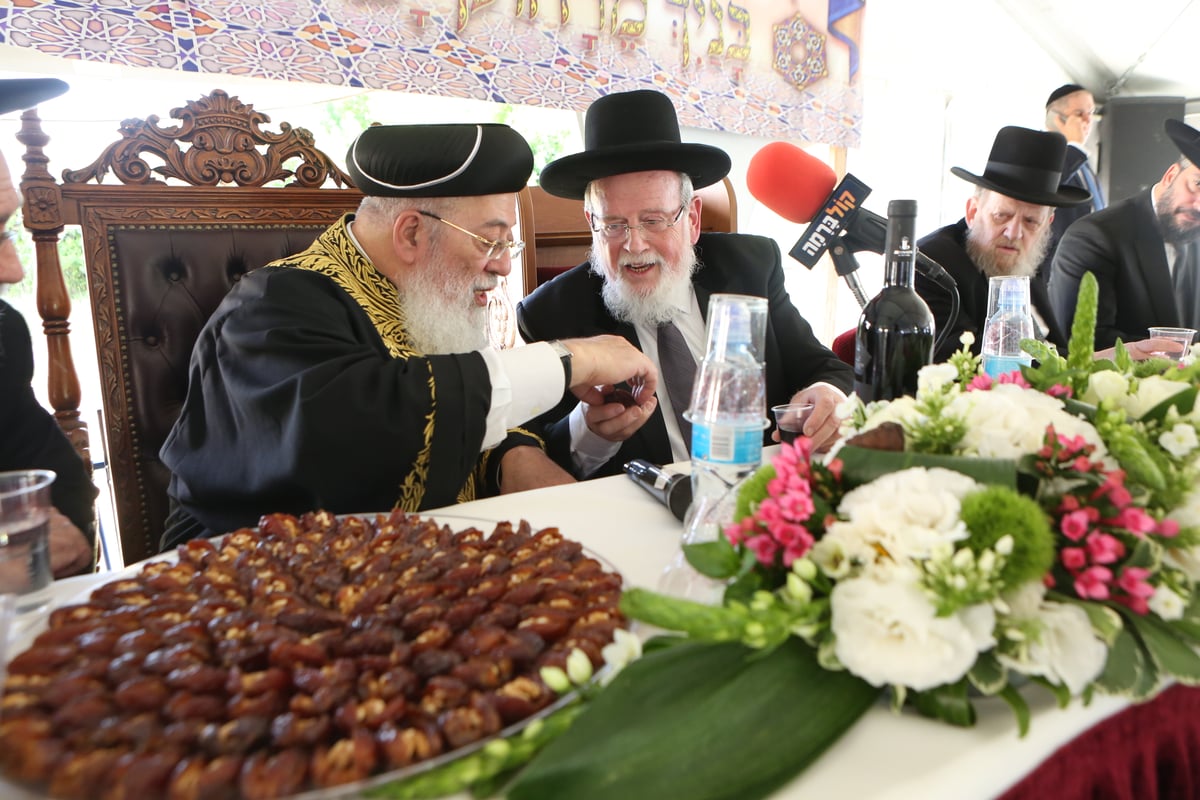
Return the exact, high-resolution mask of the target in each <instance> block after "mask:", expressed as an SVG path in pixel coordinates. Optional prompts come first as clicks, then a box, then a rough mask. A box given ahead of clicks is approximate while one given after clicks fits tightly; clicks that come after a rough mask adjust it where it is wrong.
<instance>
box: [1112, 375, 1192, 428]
mask: <svg viewBox="0 0 1200 800" xmlns="http://www.w3.org/2000/svg"><path fill="white" fill-rule="evenodd" d="M1188 385H1189V384H1186V383H1184V382H1183V381H1171V380H1167V379H1166V378H1164V377H1162V376H1160V375H1150V376H1148V377H1145V378H1142V379H1141V380H1140V381H1138V387H1137V391H1136V392H1134V393H1133V394H1131V395H1127V396H1126V397H1125V401H1124V402H1123V403H1121V406H1122V407H1123V408H1124V409H1125V411H1126V412H1128V413H1129V416H1131V417H1133V418H1134V419H1141V418H1142V417H1144V416H1145V415H1146V412H1148V411H1149V410H1150V409H1152V408H1154V407H1155V406H1157V405H1158V404H1159V403H1161V402H1163V401H1164V400H1166V399H1167V398H1169V397H1173V396H1175V395H1177V394H1179V393H1180V392H1182V391H1185V390H1186V389H1187V388H1188Z"/></svg>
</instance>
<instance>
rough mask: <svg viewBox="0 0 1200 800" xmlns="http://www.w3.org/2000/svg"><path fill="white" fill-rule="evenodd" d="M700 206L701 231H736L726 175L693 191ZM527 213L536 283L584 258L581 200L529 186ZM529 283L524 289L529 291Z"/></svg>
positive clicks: (588, 242) (587, 240)
mask: <svg viewBox="0 0 1200 800" xmlns="http://www.w3.org/2000/svg"><path fill="white" fill-rule="evenodd" d="M696 194H698V195H699V196H700V197H701V198H702V200H703V203H702V205H701V207H700V230H702V231H706V232H711V231H720V232H725V233H736V232H737V198H736V197H735V196H734V193H733V184H732V183H730V181H729V178H722V179H721V180H720V181H718V182H717V183H714V184H712V185H711V186H705V187H704V188H703V189H698V190H697V191H696ZM528 208H529V210H528V214H527V216H531V217H532V218H533V220H534V228H535V230H534V233H533V248H534V250H535V260H536V263H537V269H536V273H535V282H536V284H542V283H545V282H546V281H548V280H550V278H553V277H554V276H555V275H557V274H558V273H560V272H565V271H566V270H568V269H570V268H571V267H573V266H575V265H576V264H582V263H583V262H584V261H586V260H587V254H588V250H589V249H590V248H591V246H592V232H591V231H590V230H588V226H587V221H586V220H585V219H584V217H583V203H582V202H581V201H579V200H568V199H566V198H562V197H555V196H554V195H552V194H548V193H547V192H546V191H545V190H544V189H542V188H541V187H539V186H532V187H529V198H528ZM532 290H533V287H532V286H529V288H528V289H527V290H526V291H527V292H528V291H532Z"/></svg>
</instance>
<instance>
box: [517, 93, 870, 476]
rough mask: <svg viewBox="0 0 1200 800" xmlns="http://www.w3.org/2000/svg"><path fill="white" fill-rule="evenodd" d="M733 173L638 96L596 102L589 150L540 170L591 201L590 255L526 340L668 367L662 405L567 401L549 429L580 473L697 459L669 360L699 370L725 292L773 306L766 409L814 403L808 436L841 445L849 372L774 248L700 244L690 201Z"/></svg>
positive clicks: (706, 239) (535, 315) (666, 113)
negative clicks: (601, 338) (803, 305)
mask: <svg viewBox="0 0 1200 800" xmlns="http://www.w3.org/2000/svg"><path fill="white" fill-rule="evenodd" d="M729 167H730V161H729V156H728V155H726V154H725V152H724V151H722V150H720V149H718V148H716V147H710V146H708V145H703V144H693V143H686V142H682V141H680V135H679V122H678V120H677V118H676V115H675V108H674V106H673V105H672V104H671V100H670V99H669V98H668V97H667V96H666V95H664V94H662V93H660V92H655V91H648V90H639V91H632V92H623V93H618V94H612V95H608V96H605V97H602V98H600V99H599V100H596V101H595V102H594V103H592V105H591V107H590V108H589V109H588V111H587V115H586V118H585V121H584V150H583V152H581V153H576V154H573V155H569V156H565V157H563V158H560V159H558V160H557V161H554V162H552V163H550V164H548V165H547V166H546V168H545V169H544V170H543V171H542V174H541V178H540V183H541V186H542V188H543V189H545V190H546V191H547V192H549V193H550V194H553V195H556V196H559V197H566V198H571V199H576V200H583V213H584V214H585V216H586V218H587V221H588V226H589V227H590V228H591V229H592V250H591V253H590V256H589V259H588V261H587V262H585V263H583V264H580V265H579V266H577V267H575V268H573V269H571V270H569V271H568V272H566V273H564V274H562V275H560V276H558V277H556V278H555V279H553V280H551V281H549V282H548V283H546V284H543V285H542V286H540V287H538V288H537V290H535V291H534V292H533V293H532V294H530V295H529V296H528V297H526V298H525V299H524V300H523V301H521V302H520V303H519V304H518V305H517V320H518V323H519V325H520V330H521V334H522V336H523V337H524V338H525V339H526V341H538V340H546V339H554V338H560V337H564V336H588V335H593V334H597V333H614V334H617V335H620V336H623V337H624V338H626V339H628V340H629V341H630V342H632V343H633V344H635V345H637V346H638V347H640V348H641V349H642V350H644V351H645V352H646V353H647V355H649V356H650V357H651V358H652V359H653V360H654V362H655V363H656V364H658V365H659V367H660V370H659V371H660V375H661V378H660V381H659V382H660V385H664V386H665V387H666V391H660V392H659V394H658V398H657V400H658V402H657V404H656V405H650V406H647V405H645V404H643V405H638V406H631V407H626V406H624V405H622V404H621V403H617V402H609V403H603V404H591V403H588V402H586V401H585V402H584V403H575V402H571V401H568V402H565V403H563V404H560V405H559V407H558V408H557V409H555V411H554V412H553V413H552V414H550V415H547V417H545V418H543V419H544V420H547V421H549V424H548V428H547V430H548V436H547V440H548V449H549V452H550V453H551V454H552V455H553V456H554V457H555V459H556V460H557V461H558V462H559V463H560V464H562V465H564V466H565V467H567V468H568V469H571V470H572V471H573V472H574V473H575V474H577V475H580V476H593V475H609V474H614V473H617V472H619V471H621V469H622V468H623V465H624V464H625V463H626V462H627V461H629V460H630V459H633V458H644V459H647V460H649V461H652V462H655V463H659V464H663V463H670V462H674V461H680V460H684V459H687V458H688V454H689V448H690V444H691V441H690V436H689V435H688V434H687V433H686V431H687V429H688V426H687V422H686V420H681V419H680V415H682V413H683V412H684V411H686V410H687V406H688V402H689V399H690V397H691V390H692V385H691V377H690V376H689V375H687V374H686V370H685V371H684V373H681V374H680V377H679V378H678V379H677V380H672V374H673V370H672V369H668V368H667V366H668V365H667V364H665V363H664V361H663V359H662V358H661V355H662V353H663V352H676V353H679V354H680V357H681V358H682V360H683V361H684V362H686V364H685V366H686V367H688V368H690V369H691V370H694V369H695V364H696V363H698V362H699V360H700V359H701V358H702V357H703V355H704V348H705V338H704V326H705V323H704V315H705V314H706V313H707V312H708V300H709V297H711V296H712V295H713V294H715V293H719V292H731V293H737V294H747V295H757V296H760V297H766V298H767V299H768V301H769V318H768V322H767V337H766V377H767V404H768V405H776V404H781V403H786V402H789V401H791V400H793V399H795V400H797V401H798V402H810V403H813V404H814V405H815V408H814V410H813V413H812V415H811V417H810V418H809V421H808V424H807V426H806V428H805V433H807V434H808V435H810V436H812V437H813V438H814V440H815V441H816V442H817V444H818V445H827V444H829V443H831V442H832V440H833V439H834V438H835V437H836V434H837V427H838V420H837V418H836V415H835V414H834V409H835V408H836V406H837V405H838V403H840V402H841V401H842V400H844V399H845V394H844V392H845V391H848V390H849V388H850V386H851V385H852V383H853V379H854V378H853V372H852V370H851V369H850V367H849V365H847V364H844V363H842V362H841V361H840V360H838V358H837V356H835V355H834V354H833V352H832V351H830V350H829V349H828V348H826V347H824V346H823V345H821V343H820V342H818V341H817V339H816V337H815V336H814V335H813V332H812V328H811V327H810V326H809V324H808V323H807V322H806V321H805V320H804V318H803V317H801V316H800V313H799V312H798V311H797V310H796V307H795V306H794V305H792V302H791V300H790V298H789V297H788V294H787V290H786V289H785V288H784V274H783V267H782V265H781V261H780V252H779V247H778V245H776V243H775V242H774V241H772V240H770V239H767V238H764V237H760V236H747V235H743V234H729V233H700V208H701V200H700V198H699V197H698V196H696V195H695V194H694V193H693V190H695V189H699V188H703V187H705V186H708V185H710V184H713V183H716V182H717V181H719V180H721V179H722V178H723V177H724V176H725V175H726V173H728V172H729ZM664 337H672V338H673V341H674V344H671V343H669V340H668V339H667V338H664ZM765 435H766V436H768V437H769V436H770V432H769V431H768V432H767V434H765ZM767 441H768V442H769V441H770V439H769V438H768V440H767Z"/></svg>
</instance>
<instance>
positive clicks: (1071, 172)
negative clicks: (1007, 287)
mask: <svg viewBox="0 0 1200 800" xmlns="http://www.w3.org/2000/svg"><path fill="white" fill-rule="evenodd" d="M1095 121H1096V100H1095V98H1093V97H1092V93H1091V92H1089V91H1088V90H1087V89H1085V88H1083V87H1082V86H1080V85H1079V84H1077V83H1068V84H1066V85H1065V86H1060V87H1058V88H1057V89H1055V90H1054V91H1053V92H1051V93H1050V97H1049V98H1048V99H1047V100H1046V130H1048V131H1053V132H1056V133H1061V134H1062V135H1063V137H1065V138H1066V140H1067V145H1068V146H1067V155H1066V157H1065V158H1064V160H1063V168H1062V183H1061V184H1060V187H1061V186H1074V187H1075V188H1077V189H1083V190H1084V191H1085V192H1088V193H1089V194H1090V195H1091V196H1092V200H1091V202H1090V203H1081V204H1080V205H1077V206H1069V207H1067V208H1059V209H1057V210H1056V211H1055V212H1054V219H1053V220H1051V222H1050V242H1049V244H1048V245H1047V246H1046V255H1045V256H1044V257H1043V258H1042V263H1041V265H1039V266H1038V270H1037V273H1036V276H1037V279H1038V280H1040V281H1041V282H1042V285H1048V284H1049V283H1050V264H1051V262H1053V260H1054V251H1055V249H1056V248H1057V247H1058V242H1059V240H1060V239H1062V237H1063V234H1064V233H1066V230H1067V228H1069V227H1070V226H1071V223H1072V222H1074V221H1075V220H1077V219H1079V218H1081V217H1084V216H1086V215H1088V214H1090V213H1092V212H1093V211H1100V210H1101V209H1103V208H1104V207H1105V206H1106V205H1108V203H1107V202H1106V201H1105V199H1104V190H1103V189H1101V188H1100V181H1099V180H1098V179H1097V178H1096V173H1095V171H1094V170H1093V169H1092V165H1091V164H1090V163H1088V154H1087V150H1085V149H1084V145H1085V144H1086V143H1087V138H1088V135H1089V134H1090V133H1091V132H1092V125H1093V124H1094V123H1095Z"/></svg>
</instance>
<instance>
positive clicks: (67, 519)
mask: <svg viewBox="0 0 1200 800" xmlns="http://www.w3.org/2000/svg"><path fill="white" fill-rule="evenodd" d="M66 90H67V84H66V83H64V82H63V81H60V80H58V79H57V78H11V79H7V80H0V114H7V113H9V112H12V111H20V110H22V109H26V108H32V107H33V106H36V105H38V104H39V103H42V102H45V101H46V100H50V99H51V98H54V97H57V96H58V95H60V94H62V93H63V92H65V91H66ZM20 206H21V195H20V194H19V193H18V192H17V187H16V183H15V182H14V181H13V176H12V173H11V172H10V171H9V169H8V162H7V161H6V160H5V159H4V156H3V155H0V231H3V234H4V238H3V239H2V240H0V291H3V289H4V288H5V287H7V286H8V285H9V284H13V283H18V282H19V281H21V280H22V279H23V278H24V276H25V269H24V267H23V266H22V265H21V259H20V258H19V257H18V256H17V249H16V247H15V246H14V245H13V242H12V240H11V239H10V238H9V235H10V234H11V233H12V232H11V231H8V230H5V229H6V228H7V227H8V226H9V225H12V224H13V222H14V220H13V216H14V215H15V214H16V212H17V209H18V208H20ZM32 381H33V342H32V340H31V339H30V337H29V326H28V325H26V324H25V320H24V319H22V317H21V315H20V314H19V313H17V310H16V309H15V308H13V307H12V306H11V305H9V304H8V303H6V302H4V301H3V300H0V472H8V471H10V470H24V469H48V470H51V471H53V472H54V474H55V479H54V483H53V484H51V486H50V502H51V504H52V505H53V507H54V508H53V510H52V511H51V517H50V566H51V570H52V571H53V574H54V577H56V578H62V577H66V576H68V575H76V574H79V573H80V572H87V571H89V570H91V569H92V567H93V566H94V565H95V563H96V560H95V553H96V547H95V538H96V534H95V511H96V509H95V502H96V495H97V491H96V487H95V485H93V484H92V477H91V472H90V470H89V469H88V467H87V465H86V464H84V462H83V459H81V458H80V457H79V453H77V452H76V451H75V448H74V447H73V446H72V445H71V442H70V441H69V440H68V439H67V437H66V434H64V433H63V431H62V428H60V427H59V426H58V422H56V421H55V419H54V417H53V416H51V414H50V413H49V412H48V411H47V410H46V409H45V408H44V407H42V405H41V404H40V403H38V400H37V397H36V395H34V392H33V383H32Z"/></svg>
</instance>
